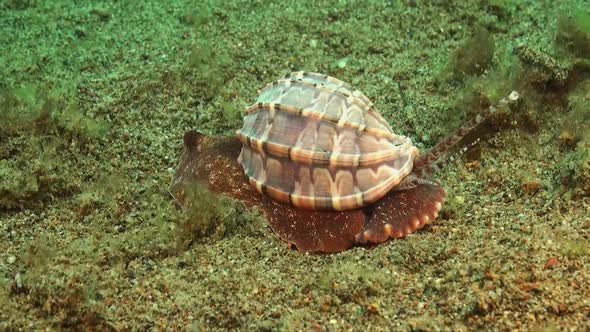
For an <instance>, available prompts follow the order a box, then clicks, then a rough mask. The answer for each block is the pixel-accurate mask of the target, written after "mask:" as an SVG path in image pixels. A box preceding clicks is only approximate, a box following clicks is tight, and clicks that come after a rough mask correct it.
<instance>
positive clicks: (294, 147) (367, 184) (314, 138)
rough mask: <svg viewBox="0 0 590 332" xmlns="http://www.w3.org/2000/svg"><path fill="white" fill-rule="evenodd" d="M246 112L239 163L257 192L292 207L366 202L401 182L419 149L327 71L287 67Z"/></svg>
mask: <svg viewBox="0 0 590 332" xmlns="http://www.w3.org/2000/svg"><path fill="white" fill-rule="evenodd" d="M246 112H247V115H246V116H245V117H244V125H243V127H242V129H241V130H239V131H238V132H237V136H238V138H239V139H240V141H241V142H242V144H243V147H242V151H241V153H240V156H239V158H238V161H239V162H240V163H241V164H242V166H243V168H244V172H245V173H246V175H247V176H248V178H249V180H250V183H251V184H252V185H253V186H255V187H256V189H257V190H258V191H259V192H260V193H263V194H265V195H268V196H270V197H271V198H273V199H275V200H278V201H281V202H284V203H289V204H292V205H294V206H296V207H300V208H305V209H314V210H349V209H356V208H360V207H363V206H366V205H368V204H371V203H373V202H375V201H377V200H379V199H380V198H382V197H383V196H385V194H387V193H388V192H389V191H390V190H392V189H393V188H395V187H396V186H397V185H399V183H400V182H401V181H402V179H403V178H404V177H406V176H407V175H408V174H409V173H410V172H411V171H412V166H413V162H414V158H415V157H416V156H417V155H418V149H417V148H416V147H415V146H414V145H413V144H412V141H411V140H410V139H409V138H408V137H405V136H402V135H397V134H395V133H394V132H393V130H392V129H391V127H390V126H389V124H388V123H387V122H386V121H385V119H383V117H382V116H381V115H380V114H379V113H378V112H377V111H376V110H375V107H374V105H373V103H372V102H371V101H370V100H369V99H368V98H367V97H366V96H365V95H364V94H363V93H362V92H360V91H359V90H355V89H353V88H352V87H351V86H350V85H349V84H347V83H344V82H342V81H340V80H338V79H336V78H333V77H330V76H327V75H321V74H316V73H308V72H295V73H291V74H290V75H287V76H286V77H285V78H283V79H280V80H278V81H276V82H274V83H271V84H269V85H267V86H266V87H265V88H264V89H262V90H261V91H260V95H259V97H258V99H257V101H256V103H255V104H253V105H252V106H250V107H249V108H248V109H247V111H246Z"/></svg>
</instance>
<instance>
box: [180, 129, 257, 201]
mask: <svg viewBox="0 0 590 332" xmlns="http://www.w3.org/2000/svg"><path fill="white" fill-rule="evenodd" d="M241 147H242V144H241V143H240V141H238V139H237V138H235V137H215V136H205V135H202V134H199V133H197V132H196V131H189V132H187V133H186V134H184V152H183V153H182V157H181V159H180V163H179V164H178V167H177V168H176V173H175V174H174V178H173V179H172V184H171V185H170V193H171V194H172V196H173V197H174V198H175V199H176V201H177V202H178V203H179V204H180V205H181V206H183V207H186V202H185V200H186V195H187V194H186V192H187V191H190V190H193V189H194V187H195V186H199V185H204V186H207V188H209V190H211V191H213V192H216V193H222V194H227V195H229V196H231V197H233V198H236V199H238V200H240V201H242V202H243V203H244V204H245V205H247V206H253V205H257V204H260V201H261V197H260V195H259V194H258V193H257V192H256V190H255V189H254V188H252V186H251V185H250V184H249V183H248V181H247V180H246V178H245V176H244V171H243V170H242V167H241V166H240V165H239V164H238V163H237V162H236V160H237V159H238V155H239V154H240V149H241Z"/></svg>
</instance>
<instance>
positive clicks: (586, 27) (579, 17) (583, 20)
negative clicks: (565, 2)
mask: <svg viewBox="0 0 590 332" xmlns="http://www.w3.org/2000/svg"><path fill="white" fill-rule="evenodd" d="M587 9H588V8H585V9H582V8H572V9H569V10H567V11H564V12H561V13H560V14H559V17H558V20H557V34H556V37H555V41H556V43H557V45H558V46H559V47H561V48H563V49H565V50H567V51H569V52H570V53H571V54H573V55H574V56H576V57H579V58H586V59H590V14H589V13H587V12H586V11H585V10H587Z"/></svg>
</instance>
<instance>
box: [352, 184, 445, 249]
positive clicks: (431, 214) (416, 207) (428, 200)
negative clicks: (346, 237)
mask: <svg viewBox="0 0 590 332" xmlns="http://www.w3.org/2000/svg"><path fill="white" fill-rule="evenodd" d="M446 195H447V194H446V192H445V190H444V188H443V187H441V186H440V185H438V184H436V183H434V182H429V181H421V182H420V183H417V185H416V186H413V187H411V188H407V189H404V190H394V191H392V192H390V193H389V194H387V196H385V197H384V198H383V199H382V200H380V201H379V202H377V203H375V204H374V205H373V207H372V209H371V211H370V212H372V215H371V218H370V220H369V221H368V222H367V224H366V225H365V228H364V231H362V232H360V233H358V234H357V235H356V237H355V241H356V243H358V244H366V243H381V242H385V241H386V240H387V239H389V238H401V237H405V236H407V235H408V234H412V233H414V232H415V231H416V230H418V229H420V228H422V227H424V225H426V224H430V223H431V222H432V221H434V219H436V217H437V216H438V212H439V211H440V209H441V208H442V205H443V204H444V202H445V197H446Z"/></svg>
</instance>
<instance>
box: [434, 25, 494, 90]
mask: <svg viewBox="0 0 590 332" xmlns="http://www.w3.org/2000/svg"><path fill="white" fill-rule="evenodd" d="M495 51H496V41H495V38H494V36H493V35H492V34H491V33H490V32H489V31H488V30H486V29H485V28H482V27H479V28H477V29H476V30H475V32H474V33H473V35H472V36H471V37H470V38H468V39H467V40H465V41H464V42H463V43H462V44H461V45H459V46H458V47H457V48H456V49H455V50H454V51H453V53H451V55H450V57H449V60H448V64H447V67H446V69H445V71H444V72H443V77H448V78H451V79H463V78H465V77H469V76H477V75H481V74H483V73H484V72H485V71H486V70H487V69H488V68H489V67H490V66H491V65H492V61H493V59H494V53H495Z"/></svg>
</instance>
